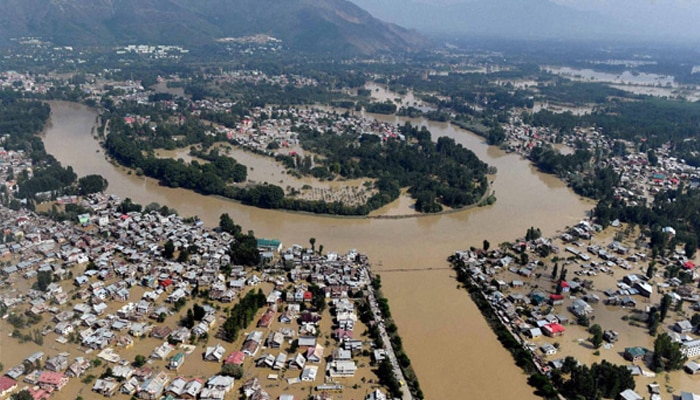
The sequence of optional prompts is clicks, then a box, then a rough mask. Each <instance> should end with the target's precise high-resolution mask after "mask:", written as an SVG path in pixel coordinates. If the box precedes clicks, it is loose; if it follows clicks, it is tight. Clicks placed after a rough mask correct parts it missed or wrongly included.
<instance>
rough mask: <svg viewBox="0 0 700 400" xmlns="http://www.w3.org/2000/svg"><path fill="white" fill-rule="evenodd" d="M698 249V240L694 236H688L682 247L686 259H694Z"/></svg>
mask: <svg viewBox="0 0 700 400" xmlns="http://www.w3.org/2000/svg"><path fill="white" fill-rule="evenodd" d="M697 249H698V239H697V237H696V236H694V235H693V236H689V237H688V239H687V240H686V242H685V245H684V250H685V256H686V257H688V258H694V257H695V252H696V251H697Z"/></svg>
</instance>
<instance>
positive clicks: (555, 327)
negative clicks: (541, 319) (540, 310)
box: [542, 323, 566, 337]
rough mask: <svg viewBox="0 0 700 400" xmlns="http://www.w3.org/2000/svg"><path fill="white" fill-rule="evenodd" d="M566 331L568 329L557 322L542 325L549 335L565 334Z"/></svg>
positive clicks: (545, 332)
mask: <svg viewBox="0 0 700 400" xmlns="http://www.w3.org/2000/svg"><path fill="white" fill-rule="evenodd" d="M564 331H566V329H564V327H563V326H561V325H560V324H557V323H553V324H547V325H545V326H543V327H542V332H543V333H544V334H545V335H547V336H549V337H556V336H561V335H563V334H564Z"/></svg>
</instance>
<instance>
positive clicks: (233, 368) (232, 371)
mask: <svg viewBox="0 0 700 400" xmlns="http://www.w3.org/2000/svg"><path fill="white" fill-rule="evenodd" d="M221 375H226V376H232V377H233V378H234V379H241V378H243V367H241V366H240V365H235V364H224V365H223V366H222V367H221Z"/></svg>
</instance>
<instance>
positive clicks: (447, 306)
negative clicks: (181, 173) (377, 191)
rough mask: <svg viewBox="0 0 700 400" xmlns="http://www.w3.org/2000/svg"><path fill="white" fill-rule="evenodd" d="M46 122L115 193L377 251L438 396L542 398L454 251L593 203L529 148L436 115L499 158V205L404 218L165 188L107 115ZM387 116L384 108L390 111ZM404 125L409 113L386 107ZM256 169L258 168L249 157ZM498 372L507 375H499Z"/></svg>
mask: <svg viewBox="0 0 700 400" xmlns="http://www.w3.org/2000/svg"><path fill="white" fill-rule="evenodd" d="M51 108H52V124H51V125H50V126H49V127H48V129H47V130H46V132H45V134H44V135H43V136H44V143H45V145H46V149H47V151H48V152H49V153H50V154H52V155H54V156H55V157H56V158H57V159H58V160H59V161H61V163H63V164H66V165H71V166H72V167H73V169H74V170H75V171H76V173H77V174H78V175H79V176H83V175H86V174H100V175H102V176H104V177H105V178H106V179H107V180H108V182H109V188H108V192H110V193H114V194H117V195H119V196H121V197H122V198H126V197H130V198H131V199H132V200H134V201H135V202H138V203H141V204H148V203H151V202H158V203H160V204H166V205H168V206H169V207H171V208H175V209H177V210H178V211H179V213H180V214H181V215H197V216H199V217H200V218H201V219H202V220H204V221H205V223H207V224H209V225H215V224H217V223H218V220H219V216H220V215H221V214H222V213H224V212H226V213H229V214H230V215H231V217H232V218H233V219H234V220H235V221H236V223H238V224H241V225H242V226H243V227H244V229H254V230H255V233H256V235H257V236H258V237H267V238H278V239H280V240H282V241H283V242H284V245H285V246H289V245H291V244H293V243H299V244H301V245H306V243H307V242H308V239H309V238H310V237H315V238H316V244H317V245H320V244H322V245H324V247H325V248H326V249H327V250H336V251H339V252H344V251H346V250H348V249H351V248H357V249H358V250H359V251H361V252H363V253H365V254H367V255H368V256H369V257H370V259H371V261H372V262H373V265H374V270H375V271H376V272H378V273H380V274H382V278H383V279H382V281H383V287H384V289H383V291H384V294H385V295H386V296H387V297H388V299H389V302H390V304H391V309H392V314H393V316H394V318H395V320H396V323H397V325H398V327H399V330H400V332H401V336H402V338H403V344H404V347H405V349H406V351H407V353H408V355H409V356H410V357H411V360H412V364H413V366H414V368H415V370H416V373H417V374H418V377H419V379H420V382H421V386H422V388H423V391H424V393H425V395H426V398H429V399H436V398H448V399H457V398H464V397H465V396H468V397H469V398H509V399H513V398H519V399H526V398H534V397H535V396H534V395H533V394H532V389H531V388H530V387H529V386H527V383H526V377H525V376H524V375H523V374H522V372H521V370H520V369H519V368H518V367H516V366H515V364H514V363H513V361H512V359H511V357H510V355H509V353H507V352H506V350H504V349H503V348H502V347H501V346H500V344H499V343H498V341H497V340H496V337H495V336H494V335H493V334H492V333H491V331H490V329H489V328H488V326H487V325H486V323H485V321H484V320H483V318H482V317H481V314H480V313H479V311H478V310H477V309H476V307H475V306H474V304H473V303H472V302H471V301H470V299H469V296H468V294H467V293H466V292H465V291H464V290H458V289H457V288H456V286H457V282H456V280H455V279H454V276H453V274H452V271H450V270H449V269H447V267H448V264H447V262H446V261H445V259H446V258H447V257H448V256H449V255H450V254H452V253H453V252H454V251H455V250H458V249H465V248H468V247H469V246H472V245H474V246H481V243H482V241H483V240H485V239H486V240H488V241H489V242H491V243H492V244H493V245H496V244H497V243H500V242H503V241H510V240H512V239H513V238H515V237H517V236H523V235H524V234H525V232H526V230H527V228H529V227H530V226H537V227H539V228H541V230H542V232H543V234H544V235H553V234H555V232H556V231H557V230H558V229H562V228H564V227H565V226H567V225H572V224H575V223H577V222H578V221H579V220H581V219H582V218H585V216H586V211H588V210H590V209H591V208H592V207H593V203H592V202H589V201H586V200H583V199H581V198H579V197H578V196H576V195H575V194H574V193H573V192H572V191H571V190H569V189H568V188H567V187H566V186H565V185H564V184H563V183H562V182H561V181H559V180H557V179H556V178H554V177H552V176H549V175H544V174H541V173H539V172H537V171H536V170H535V169H533V167H532V166H530V164H529V163H528V162H527V161H525V160H521V159H520V158H519V157H517V156H513V155H507V154H506V153H504V152H502V151H501V150H499V149H497V148H493V147H489V146H487V145H486V144H485V143H484V142H483V140H482V139H481V138H480V137H478V136H475V135H473V134H471V133H469V132H467V131H463V130H459V129H456V128H454V127H452V126H451V125H449V124H442V123H434V122H431V121H427V120H424V119H417V120H413V121H412V122H413V123H416V124H421V125H426V126H427V127H428V128H429V129H430V130H431V131H432V133H433V137H434V138H435V137H437V136H449V137H452V138H454V139H455V140H456V141H457V142H459V143H461V144H462V145H464V146H466V147H468V148H470V149H471V150H473V151H474V152H475V153H476V154H477V155H478V156H479V157H480V158H481V159H482V160H484V161H485V162H487V163H488V164H490V165H493V166H495V167H497V168H498V174H497V175H496V177H495V180H494V182H493V184H492V186H491V188H492V190H494V191H495V193H496V197H497V198H498V201H497V202H496V204H494V205H493V206H488V207H481V208H479V207H477V208H472V209H469V210H465V211H463V212H457V213H451V214H445V215H436V216H427V217H421V218H404V219H367V218H338V217H327V216H317V215H309V214H301V213H290V212H284V211H275V210H262V209H257V208H253V207H247V206H243V205H241V204H239V203H236V202H232V201H229V200H226V199H221V198H217V197H213V196H202V195H198V194H196V193H193V192H189V191H186V190H182V189H171V188H165V187H161V186H159V185H158V183H157V182H156V181H154V180H152V179H146V178H143V177H137V176H135V175H129V174H128V173H127V172H126V170H124V169H123V168H121V167H117V166H114V165H112V164H110V163H109V162H108V161H107V160H106V159H105V156H104V154H103V152H102V150H101V149H100V147H99V144H98V142H97V141H96V140H94V139H93V138H92V137H91V134H90V132H91V129H92V127H93V125H94V122H95V118H96V113H95V112H94V111H92V110H90V109H88V108H86V107H84V106H81V105H77V104H72V103H62V102H52V103H51ZM378 117H379V116H378ZM381 118H382V119H384V120H389V121H392V122H396V123H403V121H406V120H407V119H404V118H397V117H394V116H381ZM248 167H251V166H248ZM498 382H507V384H499V383H498Z"/></svg>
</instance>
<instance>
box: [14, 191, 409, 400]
mask: <svg viewBox="0 0 700 400" xmlns="http://www.w3.org/2000/svg"><path fill="white" fill-rule="evenodd" d="M57 204H59V205H60V206H59V207H66V206H67V207H69V208H70V207H80V208H81V209H82V210H83V211H85V212H84V213H83V214H80V215H79V216H78V219H77V220H76V221H64V222H56V221H54V220H51V219H49V218H47V217H43V216H39V215H37V214H34V213H31V212H27V211H13V210H10V209H8V208H4V207H3V208H2V209H0V214H1V216H2V221H3V222H2V229H3V244H2V245H0V253H1V254H2V260H3V265H4V266H3V267H2V269H0V274H2V291H1V292H0V293H1V294H0V300H1V304H2V314H3V319H4V321H2V322H1V323H2V324H3V325H4V326H5V327H4V328H3V331H5V332H12V333H11V336H12V338H3V339H2V341H3V344H2V346H3V352H5V356H7V354H8V353H11V355H10V356H9V358H11V359H13V360H16V362H15V364H14V365H8V366H5V371H4V373H5V376H3V377H2V378H0V393H2V394H3V395H6V394H8V393H11V392H16V391H20V390H28V391H29V393H30V394H31V397H32V398H34V399H47V398H51V397H52V396H53V397H55V398H73V397H76V396H77V397H85V398H92V397H93V396H94V394H91V393H90V392H88V390H90V391H92V392H94V393H97V394H100V395H104V396H108V397H111V396H114V395H118V394H122V395H124V396H136V397H137V398H140V399H160V398H168V399H175V398H192V399H193V398H199V399H212V400H213V399H224V398H231V397H230V396H231V395H228V393H235V392H240V393H242V394H243V395H245V396H246V397H245V398H248V399H272V398H279V399H285V400H288V399H294V398H297V399H299V398H307V397H308V396H309V394H310V393H314V395H313V396H312V397H313V398H318V399H332V398H334V396H336V395H337V396H339V397H338V398H341V397H340V396H351V397H354V398H367V399H387V398H390V397H387V396H388V394H387V392H386V389H385V388H384V387H383V385H381V384H380V383H379V379H378V378H377V376H376V375H374V373H373V372H372V371H373V368H374V367H372V366H375V367H376V366H377V365H380V364H381V363H382V362H383V361H384V360H387V361H386V362H390V363H391V364H394V365H393V366H391V367H390V368H391V370H392V371H395V372H396V374H397V376H399V378H396V377H392V378H391V379H395V380H396V381H397V382H399V381H400V382H401V385H404V383H403V382H404V380H403V379H404V378H403V375H402V374H401V368H400V367H399V365H398V361H397V357H396V356H395V355H394V351H393V350H392V344H391V341H390V340H388V339H387V340H381V339H379V338H378V337H377V340H375V339H373V338H372V337H370V336H368V335H369V334H368V332H369V331H371V330H372V329H377V327H378V326H382V329H384V328H383V326H384V324H383V322H382V321H383V318H382V316H381V314H382V313H381V311H379V305H378V301H379V300H378V298H377V297H376V296H377V294H375V293H374V291H375V289H374V288H373V285H372V280H373V278H372V274H371V271H370V266H369V263H368V260H367V258H366V257H365V256H363V255H361V254H359V253H358V252H357V251H354V250H352V251H350V252H348V253H346V254H338V253H332V252H328V253H322V251H319V250H318V249H315V243H313V242H312V243H311V247H306V248H304V247H302V246H300V245H293V246H291V247H289V248H287V249H283V247H282V244H281V243H280V242H279V241H276V240H268V239H258V240H257V245H256V247H257V249H256V251H260V259H261V262H260V264H259V265H256V266H254V267H243V266H241V265H235V263H234V262H233V261H232V259H231V255H230V247H231V243H232V241H234V240H235V239H234V236H233V235H232V234H230V233H228V232H226V231H223V230H222V229H221V228H217V229H210V228H206V227H204V226H203V223H202V222H201V221H197V220H196V219H183V218H181V217H179V216H177V215H176V214H171V213H169V210H168V209H167V207H166V208H164V209H162V208H161V209H154V208H153V207H152V208H150V209H149V210H144V211H126V210H125V204H130V205H131V208H132V209H135V207H134V205H133V204H131V203H130V202H129V201H128V200H124V201H122V200H121V199H119V198H117V197H116V196H110V195H103V194H95V195H91V196H89V197H86V198H84V199H79V198H77V197H66V198H59V199H58V201H57ZM326 303H327V304H328V305H329V307H326ZM363 307H365V308H367V307H371V308H372V310H374V311H372V312H366V311H365V312H364V314H363V315H364V317H363V318H361V313H360V310H362V309H363ZM185 311H186V312H185ZM370 328H371V329H370ZM32 329H33V333H32ZM394 329H395V328H394ZM25 332H30V333H28V334H27V333H25ZM9 341H16V342H17V343H21V342H28V343H27V345H23V346H15V347H14V348H12V346H13V344H12V343H10V342H9ZM30 342H34V344H35V345H36V346H33V345H29V343H30ZM33 348H35V349H36V351H31V352H29V353H26V354H25V353H24V351H25V350H28V349H33ZM383 379H386V377H385V378H383ZM360 381H361V382H360ZM23 383H24V384H26V385H23ZM358 383H362V385H358ZM389 396H390V395H389ZM309 398H310V397H309ZM404 398H407V397H404ZM408 398H410V396H409V397H408Z"/></svg>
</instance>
